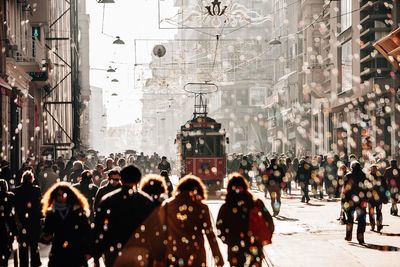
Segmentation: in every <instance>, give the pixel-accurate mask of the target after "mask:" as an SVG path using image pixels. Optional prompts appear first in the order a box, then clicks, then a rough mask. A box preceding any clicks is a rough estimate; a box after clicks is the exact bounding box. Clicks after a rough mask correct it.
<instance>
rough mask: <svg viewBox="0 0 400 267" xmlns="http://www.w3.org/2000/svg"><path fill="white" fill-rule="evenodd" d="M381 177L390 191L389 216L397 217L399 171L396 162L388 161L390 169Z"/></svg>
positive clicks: (399, 195) (399, 185) (399, 183)
mask: <svg viewBox="0 0 400 267" xmlns="http://www.w3.org/2000/svg"><path fill="white" fill-rule="evenodd" d="M383 176H384V178H385V180H386V183H387V185H388V186H389V190H390V201H391V204H392V206H391V207H390V214H391V215H394V216H397V215H398V212H399V211H398V208H397V202H398V201H399V199H400V169H399V167H398V166H397V160H395V159H393V160H391V161H390V167H389V168H387V169H386V170H385V173H384V175H383Z"/></svg>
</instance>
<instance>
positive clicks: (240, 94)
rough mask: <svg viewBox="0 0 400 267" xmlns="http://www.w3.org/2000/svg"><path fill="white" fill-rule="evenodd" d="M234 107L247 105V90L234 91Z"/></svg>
mask: <svg viewBox="0 0 400 267" xmlns="http://www.w3.org/2000/svg"><path fill="white" fill-rule="evenodd" d="M236 105H238V106H248V105H249V90H248V89H247V88H243V89H237V90H236Z"/></svg>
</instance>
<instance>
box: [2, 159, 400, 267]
mask: <svg viewBox="0 0 400 267" xmlns="http://www.w3.org/2000/svg"><path fill="white" fill-rule="evenodd" d="M64 163H65V164H64ZM6 167H7V165H6V164H3V165H2V171H1V173H0V174H1V179H0V208H1V213H0V236H1V237H2V239H1V242H0V256H1V257H0V266H8V265H7V262H8V259H9V257H10V255H11V253H12V243H13V242H15V240H16V242H17V243H18V245H19V246H18V247H19V248H18V250H19V266H21V267H25V266H29V265H30V266H32V267H36V266H41V259H40V254H39V250H38V242H42V243H45V244H52V248H51V251H50V254H49V264H48V266H57V267H63V266H87V261H88V260H89V259H91V258H93V260H94V263H95V265H96V266H99V261H100V259H102V261H103V262H104V263H105V265H106V266H107V267H108V266H117V267H120V266H136V265H135V263H134V262H136V264H137V266H166V264H167V266H208V264H207V259H206V250H205V245H204V241H205V240H204V239H205V238H207V240H208V243H209V245H210V249H211V253H212V255H213V259H214V261H215V263H216V265H217V266H223V264H224V262H223V257H222V256H221V252H220V249H219V247H218V242H217V238H220V239H221V240H222V241H223V242H224V243H226V244H227V248H228V251H227V255H228V261H229V263H230V265H231V266H245V264H247V265H246V266H261V262H262V261H263V259H264V254H263V246H264V245H265V244H269V243H270V242H271V235H272V233H273V231H274V223H273V216H279V212H280V209H281V194H282V192H283V194H287V195H291V194H292V186H294V187H295V188H300V190H301V194H302V196H301V201H302V202H304V203H308V202H309V201H310V200H311V197H310V192H309V190H310V189H311V196H313V197H314V198H316V199H317V198H319V199H322V198H324V197H325V196H326V197H327V199H328V201H330V200H332V201H336V200H338V199H340V200H341V202H340V203H341V205H340V208H339V207H338V213H339V220H340V221H341V222H342V223H343V224H345V225H346V236H345V239H346V240H348V241H351V239H352V230H353V223H354V220H355V217H356V220H357V221H358V227H357V240H358V242H359V243H361V244H363V243H364V242H365V241H364V232H365V228H366V217H367V215H369V222H370V225H371V230H375V229H376V230H377V231H378V232H380V231H381V230H382V228H383V214H382V205H383V204H386V203H388V202H389V201H390V202H391V209H390V212H391V214H392V215H396V216H397V215H398V208H397V202H398V201H399V186H400V169H399V167H398V166H397V161H396V160H391V161H390V162H387V161H385V160H372V161H362V160H360V159H357V158H356V156H355V155H350V156H349V157H348V158H340V157H338V156H336V155H326V156H322V155H321V156H315V157H313V158H311V157H302V158H299V159H298V158H291V157H288V156H286V155H269V156H265V155H263V154H261V153H259V154H255V155H251V154H250V155H246V156H243V155H235V154H233V155H230V156H229V157H228V161H227V168H228V170H227V171H228V172H229V173H231V175H230V176H229V178H228V183H227V190H226V191H227V194H226V197H225V203H224V204H223V205H222V206H221V208H220V210H219V213H218V218H217V220H216V225H215V226H214V225H213V223H212V219H211V216H210V212H209V209H208V206H207V205H206V204H205V203H204V202H203V201H204V200H205V199H206V198H207V190H206V189H205V186H204V184H203V182H202V181H201V179H199V178H197V177H195V176H193V175H188V176H186V177H182V178H181V179H180V180H179V183H178V185H176V188H175V189H174V188H173V185H172V183H171V180H170V174H171V170H172V167H171V164H170V163H169V162H168V161H167V158H166V157H159V156H158V155H157V154H153V155H152V156H150V157H149V156H145V155H143V154H142V153H141V154H137V155H136V154H133V155H132V154H129V155H124V154H115V155H110V157H108V158H105V159H104V160H99V159H98V158H94V157H88V156H87V155H83V154H79V155H78V156H77V157H73V158H71V159H70V160H69V161H67V162H65V161H64V160H63V159H62V158H58V159H57V160H55V161H52V160H50V159H48V158H47V159H44V160H42V161H40V162H35V160H33V159H27V160H26V162H25V163H24V164H23V166H22V167H21V169H20V170H19V171H18V172H16V173H15V174H14V175H13V174H11V172H10V171H9V170H7V168H6ZM142 174H147V175H145V176H144V178H143V179H142ZM254 186H258V187H259V188H261V189H262V190H264V192H265V195H266V197H267V196H269V198H270V200H271V208H272V211H273V214H272V216H271V215H270V213H269V212H268V210H267V208H266V207H265V206H264V203H263V201H261V200H259V199H257V198H256V197H255V195H254V194H252V193H251V190H250V189H251V188H252V187H254ZM260 218H261V219H260ZM260 220H261V222H260ZM263 226H267V228H265V229H264V228H263ZM214 227H216V228H217V230H216V229H214ZM375 227H376V228H375ZM260 229H262V231H264V232H268V233H269V234H270V235H268V236H266V235H265V234H262V233H256V232H257V231H260ZM216 232H217V234H215V233H216ZM261 236H263V238H261ZM4 238H5V239H4ZM160 240H162V241H160ZM29 262H30V264H29Z"/></svg>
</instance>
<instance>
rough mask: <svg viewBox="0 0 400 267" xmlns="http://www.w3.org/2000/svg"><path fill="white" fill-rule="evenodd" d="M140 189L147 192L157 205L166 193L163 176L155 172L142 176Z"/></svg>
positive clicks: (164, 197)
mask: <svg viewBox="0 0 400 267" xmlns="http://www.w3.org/2000/svg"><path fill="white" fill-rule="evenodd" d="M140 190H141V191H142V192H145V193H146V194H148V195H149V196H150V197H151V199H152V200H153V202H154V204H155V205H157V206H160V205H161V204H162V202H163V201H164V200H165V199H166V196H167V194H168V190H167V185H166V183H165V182H164V178H163V177H161V176H159V175H155V174H148V175H146V176H145V177H144V178H143V180H142V181H141V183H140Z"/></svg>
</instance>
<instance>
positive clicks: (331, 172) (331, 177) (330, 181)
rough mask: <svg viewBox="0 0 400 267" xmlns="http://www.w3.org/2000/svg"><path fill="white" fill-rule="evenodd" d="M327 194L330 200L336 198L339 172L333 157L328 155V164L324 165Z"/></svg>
mask: <svg viewBox="0 0 400 267" xmlns="http://www.w3.org/2000/svg"><path fill="white" fill-rule="evenodd" d="M322 170H323V178H324V184H325V192H326V194H327V195H328V199H329V200H332V199H333V198H334V197H335V196H336V187H337V186H338V178H337V172H338V168H337V165H336V163H335V161H334V159H333V156H331V155H328V156H327V158H326V162H324V164H323V165H322Z"/></svg>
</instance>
